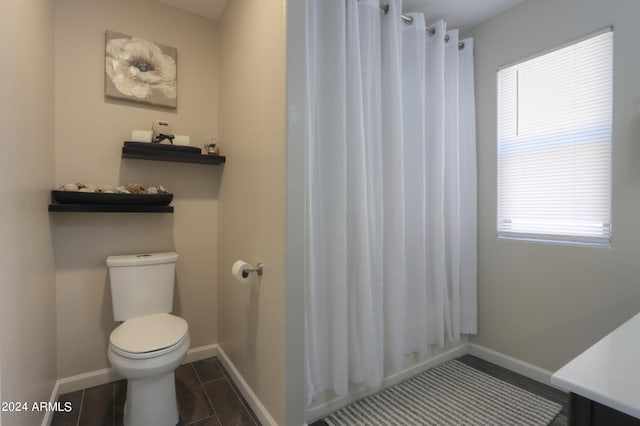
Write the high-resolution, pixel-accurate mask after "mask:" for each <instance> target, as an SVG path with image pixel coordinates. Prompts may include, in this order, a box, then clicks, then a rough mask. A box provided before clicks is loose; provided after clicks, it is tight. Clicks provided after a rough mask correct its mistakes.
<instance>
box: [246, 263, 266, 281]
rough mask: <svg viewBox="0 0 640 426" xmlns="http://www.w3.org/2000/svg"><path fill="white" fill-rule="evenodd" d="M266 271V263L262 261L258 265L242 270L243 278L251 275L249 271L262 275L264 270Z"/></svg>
mask: <svg viewBox="0 0 640 426" xmlns="http://www.w3.org/2000/svg"><path fill="white" fill-rule="evenodd" d="M263 271H264V265H263V264H262V262H258V263H257V264H256V266H253V267H251V268H247V269H244V270H243V271H242V278H247V277H248V276H249V273H251V272H255V273H257V274H258V275H259V276H262V272H263Z"/></svg>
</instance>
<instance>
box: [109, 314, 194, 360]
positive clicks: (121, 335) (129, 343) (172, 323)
mask: <svg viewBox="0 0 640 426" xmlns="http://www.w3.org/2000/svg"><path fill="white" fill-rule="evenodd" d="M188 330H189V326H188V324H187V322H186V321H185V320H184V319H182V318H180V317H177V316H175V315H171V314H166V313H162V314H153V315H145V316H141V317H135V318H131V319H128V320H126V321H124V322H123V323H122V324H120V325H119V326H118V327H116V329H115V330H113V331H112V332H111V336H110V338H109V341H110V343H111V347H112V349H113V351H114V352H116V353H117V354H119V355H121V356H123V357H126V358H132V359H145V358H153V357H158V356H161V355H163V354H166V353H168V352H171V351H173V350H174V349H175V348H176V347H178V346H180V344H181V343H182V342H183V341H184V339H186V338H188Z"/></svg>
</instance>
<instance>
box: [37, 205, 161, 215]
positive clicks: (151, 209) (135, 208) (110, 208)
mask: <svg viewBox="0 0 640 426" xmlns="http://www.w3.org/2000/svg"><path fill="white" fill-rule="evenodd" d="M49 211H50V212H94V213H95V212H107V213H173V206H145V205H128V204H59V203H51V204H49Z"/></svg>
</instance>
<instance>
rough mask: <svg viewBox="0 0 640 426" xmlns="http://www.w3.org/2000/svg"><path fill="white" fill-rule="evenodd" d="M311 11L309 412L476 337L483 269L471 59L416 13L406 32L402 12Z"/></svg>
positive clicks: (349, 4)
mask: <svg viewBox="0 0 640 426" xmlns="http://www.w3.org/2000/svg"><path fill="white" fill-rule="evenodd" d="M307 3H308V4H307V83H308V84H307V99H308V105H307V129H308V132H307V140H308V158H307V160H308V161H307V171H308V172H307V173H308V175H307V180H308V182H307V192H308V197H307V212H308V217H307V224H308V235H307V258H308V269H307V271H308V277H307V292H306V317H305V328H306V341H305V351H306V382H307V390H306V392H307V395H306V401H307V404H309V403H311V402H312V401H313V399H314V398H315V397H316V396H317V395H319V394H321V393H323V392H325V391H331V392H334V393H335V394H337V395H344V394H346V393H348V391H349V385H350V384H353V383H360V384H365V385H367V386H377V385H379V384H380V383H381V382H382V380H383V378H384V375H385V373H389V372H397V371H399V370H401V369H402V368H403V364H404V360H405V355H406V354H408V353H412V352H415V353H421V354H424V353H428V351H429V350H430V347H431V346H432V345H434V344H436V345H439V346H443V345H445V344H446V343H447V342H450V341H455V340H457V339H458V338H459V335H460V333H469V332H474V331H475V315H476V314H475V303H476V302H475V260H476V257H475V252H474V248H475V127H474V124H473V121H474V120H475V117H474V113H473V74H472V73H473V70H472V67H471V74H469V72H468V71H464V70H462V69H461V70H460V71H458V66H460V67H462V66H465V64H467V66H468V65H472V56H470V54H468V55H467V56H466V58H463V54H462V53H458V50H457V37H458V34H457V31H449V37H450V39H451V40H450V42H449V43H445V41H444V34H445V30H446V24H445V22H443V21H440V22H437V23H436V24H435V26H434V27H435V29H436V36H427V35H426V33H425V19H424V16H422V15H421V14H410V16H411V17H413V18H414V20H413V22H412V23H411V24H410V25H406V24H403V23H402V21H401V11H402V1H401V0H393V1H390V3H389V11H388V12H387V13H386V14H384V13H382V12H381V11H380V8H379V3H378V0H360V1H358V0H308V2H307ZM465 43H468V44H469V45H470V46H472V43H471V42H470V41H465ZM452 46H453V48H452ZM465 49H467V47H465ZM463 52H464V51H463ZM465 53H468V52H465ZM469 96H470V97H469ZM472 163H473V164H472ZM472 166H473V167H472ZM464 185H468V188H466V189H462V186H464ZM471 208H473V210H469V209H471ZM467 216H473V218H469V217H467ZM468 241H472V242H473V247H471V248H470V247H469V246H468V244H467V242H468ZM471 296H472V298H471ZM467 310H469V311H470V312H469V313H467V312H466V311H467Z"/></svg>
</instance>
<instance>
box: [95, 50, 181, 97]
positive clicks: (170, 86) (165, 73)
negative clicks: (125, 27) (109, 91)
mask: <svg viewBox="0 0 640 426" xmlns="http://www.w3.org/2000/svg"><path fill="white" fill-rule="evenodd" d="M106 53H107V58H106V72H107V75H108V76H109V78H111V81H112V82H113V85H114V86H115V87H116V88H117V89H118V90H119V91H120V92H121V93H123V94H125V95H128V96H134V97H136V98H140V99H145V98H149V97H150V95H151V91H152V90H154V89H155V90H159V91H161V92H162V94H163V95H164V96H166V97H167V98H169V99H175V97H176V62H175V61H174V60H173V58H172V57H171V56H169V55H166V54H164V53H163V52H162V51H161V50H160V48H159V47H158V46H157V45H155V44H154V43H151V42H148V41H146V40H141V39H137V38H131V39H126V38H118V39H113V40H109V41H108V42H107V47H106Z"/></svg>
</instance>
